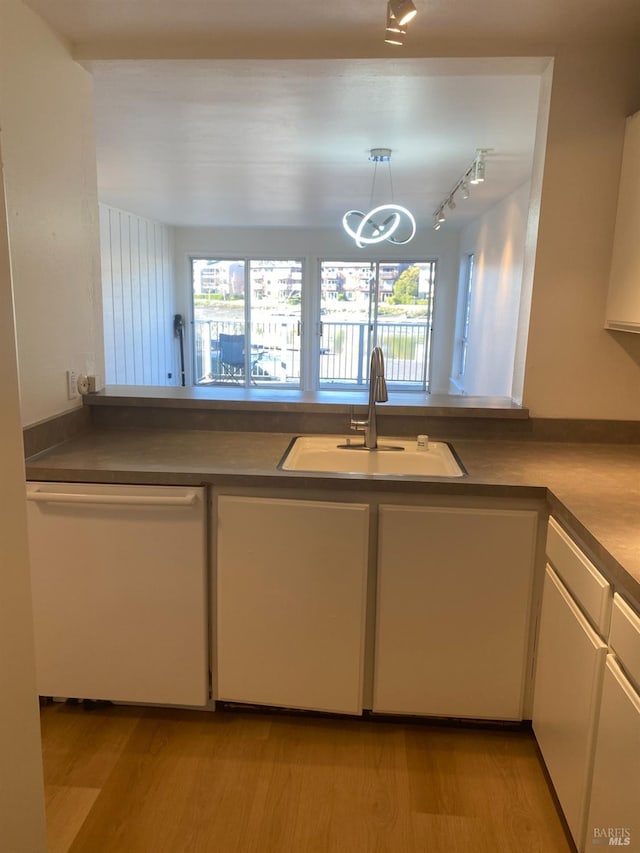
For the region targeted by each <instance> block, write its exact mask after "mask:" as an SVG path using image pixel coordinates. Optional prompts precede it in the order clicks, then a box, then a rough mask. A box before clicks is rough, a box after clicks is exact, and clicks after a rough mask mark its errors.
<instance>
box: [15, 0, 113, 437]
mask: <svg viewBox="0 0 640 853" xmlns="http://www.w3.org/2000/svg"><path fill="white" fill-rule="evenodd" d="M1 14H2V27H1V31H2V45H1V47H2V49H1V50H0V83H1V86H0V122H1V124H2V146H3V152H4V170H5V186H6V195H7V209H8V220H9V240H10V247H11V263H12V268H13V282H14V292H15V296H14V299H15V313H16V325H17V340H18V361H19V366H20V393H21V404H22V406H21V407H22V422H23V424H24V425H27V424H32V423H35V422H37V421H40V420H42V419H44V418H47V417H50V416H52V415H55V414H58V413H60V412H63V411H65V410H68V409H70V408H73V407H74V406H76V405H80V401H79V400H78V401H75V402H70V401H69V400H68V399H67V388H66V370H67V369H69V368H73V369H75V370H76V371H78V372H85V373H98V374H103V373H104V365H103V344H102V317H101V297H100V254H99V234H98V205H97V181H96V162H95V136H94V126H93V94H92V81H91V77H90V75H89V74H88V73H87V72H86V71H85V70H84V69H82V68H81V67H80V66H79V65H78V64H77V63H76V62H74V61H73V60H72V59H71V57H70V53H69V50H68V48H67V46H66V45H65V44H63V43H62V42H61V41H60V40H59V39H58V38H57V37H56V36H55V35H54V34H53V33H52V31H51V30H50V29H49V28H48V27H47V26H46V25H45V24H44V22H43V21H42V20H41V19H40V18H39V17H38V16H37V15H35V14H33V13H32V12H31V11H30V10H29V9H27V7H26V6H25V5H24V4H23V3H21V2H19V0H3V2H2V7H1Z"/></svg>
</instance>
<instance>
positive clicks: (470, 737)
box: [41, 703, 572, 853]
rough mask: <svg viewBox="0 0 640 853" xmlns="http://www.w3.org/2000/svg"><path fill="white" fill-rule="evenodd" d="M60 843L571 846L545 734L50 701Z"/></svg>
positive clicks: (187, 850) (100, 851)
mask: <svg viewBox="0 0 640 853" xmlns="http://www.w3.org/2000/svg"><path fill="white" fill-rule="evenodd" d="M41 718H42V736H43V756H44V770H45V784H46V795H47V817H48V833H49V845H50V853H67V851H71V853H414V851H415V852H416V853H417V851H420V853H425V851H428V852H429V853H570V851H571V850H572V847H571V845H570V844H569V842H568V841H567V840H566V837H565V834H564V830H563V827H562V823H561V821H560V818H559V817H558V814H557V812H556V809H555V806H554V803H553V800H552V797H551V794H550V792H549V790H548V788H547V784H546V781H545V778H544V774H543V771H542V768H541V766H540V761H539V758H538V755H537V751H536V747H535V744H534V740H533V736H532V735H531V734H530V733H529V732H520V731H518V732H504V731H487V730H473V729H459V728H447V727H442V726H433V725H403V724H399V723H395V722H394V723H381V722H371V721H362V720H342V719H340V720H336V719H324V718H314V717H304V718H303V717H297V716H293V715H291V716H290V715H280V714H276V715H267V714H265V715H258V714H253V713H236V712H229V711H225V712H221V713H206V712H199V711H179V710H163V709H144V708H131V707H123V706H111V707H104V708H98V709H96V710H94V711H84V710H83V709H82V707H80V706H69V705H64V704H57V703H56V704H52V705H47V706H45V707H43V708H42V715H41Z"/></svg>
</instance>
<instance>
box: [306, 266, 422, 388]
mask: <svg viewBox="0 0 640 853" xmlns="http://www.w3.org/2000/svg"><path fill="white" fill-rule="evenodd" d="M435 274H436V262H435V261H420V262H408V261H407V262H394V263H388V262H383V261H371V262H369V261H367V262H357V261H323V262H322V263H321V264H320V320H321V322H320V332H321V334H320V341H321V342H320V369H319V386H320V387H325V388H326V387H332V388H335V387H339V386H345V387H360V386H363V385H365V384H366V382H367V380H368V370H369V356H370V353H371V350H372V349H373V347H375V346H380V347H381V348H382V351H383V353H384V357H385V373H386V377H387V383H388V384H389V385H391V386H395V387H397V388H404V389H406V390H427V389H428V387H429V367H430V356H431V330H432V320H433V297H434V289H435Z"/></svg>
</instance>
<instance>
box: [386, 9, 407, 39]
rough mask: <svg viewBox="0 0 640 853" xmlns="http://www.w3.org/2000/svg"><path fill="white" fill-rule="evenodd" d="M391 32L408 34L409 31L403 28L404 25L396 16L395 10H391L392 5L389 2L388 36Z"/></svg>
mask: <svg viewBox="0 0 640 853" xmlns="http://www.w3.org/2000/svg"><path fill="white" fill-rule="evenodd" d="M389 33H400V34H401V35H403V36H405V35H406V34H407V31H406V30H404V29H402V27H401V26H400V24H399V23H398V22H397V20H396V18H395V17H394V14H393V12H392V11H391V7H390V6H389V4H388V3H387V38H388V34H389Z"/></svg>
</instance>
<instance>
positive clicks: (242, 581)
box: [215, 495, 369, 714]
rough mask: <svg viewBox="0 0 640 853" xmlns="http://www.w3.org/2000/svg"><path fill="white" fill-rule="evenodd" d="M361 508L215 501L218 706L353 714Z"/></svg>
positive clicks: (364, 556)
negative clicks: (223, 702) (228, 703)
mask: <svg viewBox="0 0 640 853" xmlns="http://www.w3.org/2000/svg"><path fill="white" fill-rule="evenodd" d="M368 518H369V508H368V506H366V505H363V504H341V503H333V502H331V503H329V502H324V501H304V500H277V499H271V498H251V497H237V496H229V495H224V496H221V497H220V498H219V499H218V506H217V569H216V572H217V631H216V634H217V641H216V644H215V645H216V649H217V679H216V696H217V698H218V699H221V700H227V701H234V702H246V703H252V704H260V705H273V706H282V707H289V708H304V709H315V710H321V711H334V712H341V713H346V714H359V713H361V711H362V682H363V658H364V623H365V595H366V578H367V562H368V536H369V532H368V530H369V528H368Z"/></svg>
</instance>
